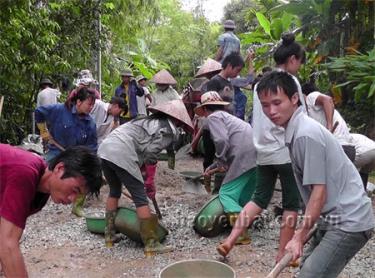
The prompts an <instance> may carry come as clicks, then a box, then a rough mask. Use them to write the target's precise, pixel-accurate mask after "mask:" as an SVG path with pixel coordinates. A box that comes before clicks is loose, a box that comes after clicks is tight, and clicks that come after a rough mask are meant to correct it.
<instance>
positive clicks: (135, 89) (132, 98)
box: [115, 79, 144, 119]
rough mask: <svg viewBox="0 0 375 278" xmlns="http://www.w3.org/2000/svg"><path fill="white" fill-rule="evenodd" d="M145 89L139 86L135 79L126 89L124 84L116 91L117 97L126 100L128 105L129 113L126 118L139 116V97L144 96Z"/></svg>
mask: <svg viewBox="0 0 375 278" xmlns="http://www.w3.org/2000/svg"><path fill="white" fill-rule="evenodd" d="M143 94H144V92H143V89H142V88H141V87H139V86H137V82H136V81H135V80H134V79H133V80H131V81H130V82H129V84H128V85H127V87H126V88H125V87H124V85H123V84H121V85H120V86H118V87H117V88H116V90H115V96H117V97H122V98H124V100H125V102H126V103H127V104H128V107H129V111H128V113H127V114H126V115H125V118H131V119H133V118H135V117H137V115H138V107H137V96H143Z"/></svg>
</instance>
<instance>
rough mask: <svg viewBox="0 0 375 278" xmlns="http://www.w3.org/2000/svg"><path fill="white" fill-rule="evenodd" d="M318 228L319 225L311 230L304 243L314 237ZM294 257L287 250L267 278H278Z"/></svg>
mask: <svg viewBox="0 0 375 278" xmlns="http://www.w3.org/2000/svg"><path fill="white" fill-rule="evenodd" d="M316 230H317V227H316V226H315V227H313V228H312V229H311V230H310V231H309V233H308V234H307V236H306V239H305V242H304V243H303V244H306V242H308V241H309V240H310V238H312V236H313V235H314V234H315V232H316ZM292 259H293V254H292V253H291V252H287V253H286V254H285V255H284V257H282V259H281V260H280V261H279V262H278V263H277V264H276V265H275V267H274V268H273V269H272V271H271V272H270V273H269V274H268V275H267V276H266V278H276V277H277V276H279V275H280V273H281V271H283V269H284V268H285V267H287V266H288V265H289V263H290V261H291V260H292Z"/></svg>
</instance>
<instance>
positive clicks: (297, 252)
mask: <svg viewBox="0 0 375 278" xmlns="http://www.w3.org/2000/svg"><path fill="white" fill-rule="evenodd" d="M285 250H286V251H288V252H290V253H292V254H293V261H295V260H297V259H298V258H299V257H301V256H302V254H303V242H302V240H301V239H299V238H296V237H293V238H292V239H291V240H290V241H289V242H288V244H287V245H286V247H285Z"/></svg>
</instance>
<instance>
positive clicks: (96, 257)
mask: <svg viewBox="0 0 375 278" xmlns="http://www.w3.org/2000/svg"><path fill="white" fill-rule="evenodd" d="M189 163H190V164H189ZM177 165H178V164H177ZM187 166H190V169H192V168H193V167H200V162H199V161H198V162H196V161H193V160H192V161H191V162H189V161H188V162H184V163H183V164H181V165H180V167H181V168H180V169H183V170H185V169H189V168H188V167H187ZM158 167H159V169H158V176H157V184H158V185H159V188H158V190H159V191H158V202H159V207H160V209H161V212H162V215H163V221H162V222H163V224H164V225H165V226H166V227H167V228H168V230H169V231H170V234H169V235H168V236H167V239H166V241H165V244H166V245H170V246H173V247H174V250H175V251H174V252H172V253H169V254H164V255H160V256H156V257H153V258H151V259H147V260H145V259H144V255H143V249H142V246H141V245H140V244H139V243H135V242H133V241H131V240H129V239H127V238H126V237H125V236H123V240H121V241H120V242H119V243H118V244H117V245H116V246H115V247H114V248H112V249H108V248H106V247H105V246H104V238H103V236H102V235H96V234H92V233H90V232H88V231H87V228H86V223H85V219H84V218H77V217H75V216H72V215H71V214H70V207H64V206H60V205H55V204H53V203H52V202H49V203H48V204H47V205H46V207H45V208H44V209H43V210H42V211H41V212H40V213H38V214H36V215H34V216H32V217H31V218H29V220H28V223H27V226H26V229H25V232H24V235H23V237H22V243H21V247H22V252H23V254H24V256H25V258H26V260H27V267H28V269H29V271H30V274H31V276H32V277H38V276H39V277H40V275H42V276H43V277H54V278H56V277H68V276H70V274H71V272H69V271H70V270H71V268H74V265H72V266H69V267H67V266H66V265H68V263H69V260H71V261H75V260H78V259H79V261H80V262H82V263H81V268H83V267H82V265H84V266H85V267H86V270H85V269H83V272H80V275H79V277H155V276H157V274H158V273H159V272H160V270H161V269H163V268H164V267H165V266H167V265H168V264H170V263H173V262H176V261H179V260H182V259H189V258H205V259H214V260H221V261H222V258H221V257H220V256H219V255H218V254H217V253H216V245H217V244H218V243H219V241H220V240H222V239H224V238H225V237H226V236H227V234H223V235H221V236H219V237H215V238H204V237H201V236H199V235H198V234H196V233H195V232H194V230H193V228H192V223H193V219H194V217H195V215H196V214H197V212H198V211H199V209H200V208H201V207H202V206H203V204H204V203H205V202H206V201H207V200H209V199H210V197H211V196H209V195H206V196H197V195H193V194H190V193H183V192H181V187H182V184H183V182H184V180H183V179H182V178H181V177H180V176H179V175H178V169H177V171H171V170H169V169H167V167H166V163H159V166H158ZM107 191H108V189H106V188H104V189H103V194H102V196H101V197H100V199H99V200H89V202H88V203H89V204H88V207H86V209H85V211H86V213H98V214H104V207H105V205H104V203H105V199H106V197H105V196H106V194H107ZM279 195H280V194H279V193H276V198H275V200H278V199H279V197H280V196H279ZM122 201H123V202H125V203H124V204H126V205H130V203H129V201H128V200H125V199H124V200H122ZM150 207H152V205H151V206H150ZM271 207H272V206H270V208H271ZM262 223H263V224H264V225H263V226H264V228H263V229H261V230H257V229H251V231H250V234H251V238H252V243H251V245H250V246H241V247H236V248H234V249H233V251H232V253H231V254H230V256H229V257H228V258H227V259H226V261H225V262H226V263H227V264H229V265H230V266H232V267H233V268H234V269H235V271H236V273H237V274H238V276H239V277H264V276H265V274H267V273H268V272H269V271H270V270H271V269H272V267H273V262H274V256H275V255H276V252H277V245H278V236H279V223H278V222H277V221H276V220H274V218H273V213H272V212H270V211H265V212H264V213H263V221H262ZM374 247H375V240H374V239H372V240H371V241H370V242H369V243H368V244H367V245H366V247H365V248H363V249H362V250H361V252H360V253H359V254H357V256H356V257H355V259H354V260H352V262H351V263H350V264H349V265H348V266H347V267H346V268H345V270H344V272H343V274H342V277H375V268H374V267H373V264H374V259H375V255H374V252H373V250H374ZM52 249H58V250H59V252H62V253H61V256H59V255H58V259H57V261H56V262H54V261H52V262H50V263H51V266H49V267H47V268H43V269H41V268H38V267H37V266H38V264H41V263H42V261H43V260H46V259H45V258H44V257H43V258H41V257H39V256H37V255H35V254H39V253H36V251H35V250H46V251H47V250H52ZM65 249H66V250H67V251H66V252H70V253H69V254H68V255H66V256H65V255H64V250H65ZM72 249H73V250H79V251H78V252H72V251H71V250H72ZM62 265H64V266H65V268H62ZM111 267H112V268H113V269H115V268H116V269H117V270H118V268H121V270H118V271H116V272H113V273H112V274H108V269H110V268H111ZM90 268H91V270H90ZM89 270H90V271H91V272H90V271H89ZM59 271H60V272H59ZM85 271H87V272H86V273H85ZM119 271H120V272H119ZM293 271H294V270H293V269H291V270H287V271H286V274H285V275H286V276H283V277H291V273H293ZM38 272H39V273H38ZM56 273H60V275H59V274H56ZM67 273H69V274H67ZM93 273H95V275H93Z"/></svg>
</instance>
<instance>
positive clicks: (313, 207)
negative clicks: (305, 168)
mask: <svg viewBox="0 0 375 278" xmlns="http://www.w3.org/2000/svg"><path fill="white" fill-rule="evenodd" d="M312 187H313V189H312V192H311V195H310V199H309V202H308V203H307V206H306V211H305V215H304V219H303V221H302V223H301V225H300V227H299V228H298V229H297V230H296V232H295V234H294V236H293V238H292V240H291V241H289V243H288V244H287V245H286V247H285V249H286V250H287V251H289V252H292V253H293V260H296V259H298V258H299V257H300V256H301V255H302V251H303V243H304V242H305V239H306V236H307V234H308V232H309V231H310V230H311V229H312V227H314V225H315V223H316V221H317V220H318V219H319V217H320V214H321V211H322V208H323V206H324V204H325V202H326V198H327V189H326V185H325V184H314V185H312Z"/></svg>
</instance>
